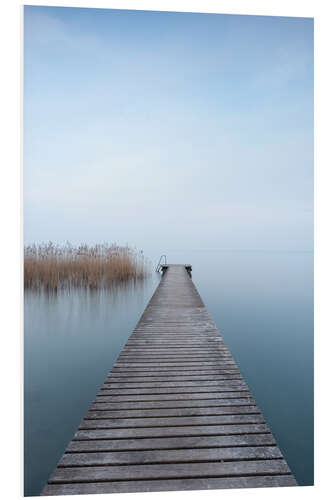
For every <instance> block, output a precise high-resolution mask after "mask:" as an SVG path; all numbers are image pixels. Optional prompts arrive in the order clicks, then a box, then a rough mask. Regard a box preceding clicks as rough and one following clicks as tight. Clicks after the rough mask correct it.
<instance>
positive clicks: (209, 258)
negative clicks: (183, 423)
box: [24, 250, 313, 496]
mask: <svg viewBox="0 0 333 500" xmlns="http://www.w3.org/2000/svg"><path fill="white" fill-rule="evenodd" d="M158 257H159V255H153V257H152V260H153V262H157V260H158ZM167 257H168V262H170V263H189V264H192V266H193V272H192V279H193V281H194V283H195V285H196V286H197V288H198V291H199V293H200V295H201V297H202V299H203V301H204V303H205V304H206V306H207V309H208V311H209V312H210V314H211V316H212V318H213V320H214V321H215V323H216V325H217V327H218V328H219V329H220V330H221V332H222V335H223V337H224V339H225V342H226V343H227V345H228V347H229V348H230V350H231V353H232V355H233V357H234V359H235V361H236V362H237V364H238V367H239V369H240V372H241V374H242V375H243V376H244V378H245V380H246V382H247V383H248V385H249V388H250V391H251V392H252V394H253V396H254V398H255V399H256V402H257V404H258V406H259V407H260V409H261V411H262V413H263V415H264V417H265V419H266V421H267V423H268V425H269V427H270V429H271V431H272V433H273V434H274V436H275V438H276V440H277V442H278V445H279V447H280V449H281V451H282V453H283V454H284V456H285V458H286V460H287V462H288V464H289V466H290V468H291V470H292V472H293V474H294V475H295V477H296V479H297V481H298V483H299V484H300V485H311V484H313V253H312V252H257V251H256V252H245V251H194V250H190V251H187V252H177V251H172V250H169V251H168V252H167ZM159 280H160V276H159V275H158V274H156V273H155V272H154V271H153V272H152V274H151V276H150V277H149V278H147V279H146V280H145V281H144V282H139V283H137V284H136V285H133V284H132V285H127V286H126V285H122V286H118V287H115V288H114V289H113V290H110V291H95V292H89V291H85V290H74V291H70V292H69V291H63V292H61V293H58V294H51V295H47V294H45V293H40V294H39V293H36V292H31V291H26V292H25V297H24V330H25V333H24V340H25V354H24V362H25V365H24V377H25V390H24V397H25V403H24V430H25V456H24V464H25V465H24V468H25V471H24V475H25V488H24V490H25V495H26V496H32V495H39V493H40V491H41V490H42V488H43V486H44V485H45V483H46V481H47V478H48V476H49V474H50V473H51V471H52V470H53V469H54V467H55V466H56V464H57V462H58V460H59V459H60V457H61V455H62V454H63V452H64V450H65V448H66V446H67V444H68V442H69V441H70V440H71V438H72V436H73V434H74V432H75V431H76V429H77V427H78V425H79V423H80V421H81V420H82V417H83V416H84V414H85V413H86V411H87V409H88V407H89V406H90V404H91V402H92V400H93V399H94V398H95V394H96V392H97V390H98V389H99V387H100V385H101V384H102V383H103V382H104V379H105V378H106V375H107V373H108V372H109V370H110V369H111V367H112V364H113V363H114V361H115V360H116V358H117V356H118V354H119V352H120V351H121V349H122V347H123V346H124V344H125V343H126V341H127V338H128V336H129V335H130V334H131V332H132V330H133V328H134V327H135V325H136V323H137V322H138V320H139V318H140V316H141V314H142V312H143V310H144V308H145V306H146V305H147V303H148V301H149V299H150V297H151V295H152V293H153V291H154V290H155V288H156V286H157V285H158V283H159Z"/></svg>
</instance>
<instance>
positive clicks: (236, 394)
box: [95, 389, 250, 402]
mask: <svg viewBox="0 0 333 500" xmlns="http://www.w3.org/2000/svg"><path fill="white" fill-rule="evenodd" d="M106 392H107V391H101V393H98V394H97V395H96V400H95V401H96V402H98V401H114V402H116V401H180V400H187V399H191V400H195V399H202V400H203V399H223V398H227V399H230V398H241V397H245V398H248V397H250V393H249V391H247V390H244V391H243V390H242V391H240V390H237V391H234V390H232V389H230V390H228V391H223V392H191V393H186V392H184V393H181V394H140V395H137V394H126V395H114V394H106Z"/></svg>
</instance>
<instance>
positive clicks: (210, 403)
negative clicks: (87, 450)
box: [90, 396, 255, 410]
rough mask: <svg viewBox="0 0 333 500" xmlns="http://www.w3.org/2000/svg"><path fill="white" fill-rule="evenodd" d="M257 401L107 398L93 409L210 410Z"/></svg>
mask: <svg viewBox="0 0 333 500" xmlns="http://www.w3.org/2000/svg"><path fill="white" fill-rule="evenodd" d="M254 404H255V401H254V399H253V398H252V397H243V398H225V399H194V400H193V399H188V400H184V399H183V400H179V401H177V400H171V401H135V402H134V401H133V402H132V401H114V398H112V397H110V396H107V397H104V398H98V399H96V400H95V401H94V402H93V403H92V405H91V407H90V408H91V409H104V410H110V409H117V410H120V409H123V410H128V409H131V408H134V409H148V408H149V409H154V408H155V409H156V408H210V407H217V406H218V407H226V406H235V405H236V406H239V405H254Z"/></svg>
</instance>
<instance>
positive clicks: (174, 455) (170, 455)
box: [58, 446, 282, 467]
mask: <svg viewBox="0 0 333 500" xmlns="http://www.w3.org/2000/svg"><path fill="white" fill-rule="evenodd" d="M272 458H282V455H281V452H280V450H279V448H278V447H277V446H259V447H252V446H247V447H236V448H231V447H230V448H189V449H186V450H150V451H127V452H125V451H124V452H122V451H117V452H104V453H103V452H95V453H66V454H65V455H63V457H62V459H61V460H60V462H59V464H58V467H78V466H79V467H84V466H87V465H89V466H96V465H126V464H128V465H131V464H132V465H133V464H163V463H175V462H178V463H181V462H188V463H190V462H201V461H202V462H209V461H210V462H216V461H219V460H249V459H252V460H253V459H256V460H262V459H272Z"/></svg>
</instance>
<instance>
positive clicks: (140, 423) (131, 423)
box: [79, 414, 265, 429]
mask: <svg viewBox="0 0 333 500" xmlns="http://www.w3.org/2000/svg"><path fill="white" fill-rule="evenodd" d="M264 422H265V420H264V418H263V417H262V415H261V414H256V415H211V416H204V415H200V416H198V417H152V418H149V417H147V418H118V419H110V418H99V419H92V418H88V419H87V418H86V419H84V420H82V422H81V424H80V426H79V429H118V428H119V429H120V428H124V429H126V428H130V427H133V428H136V429H138V428H139V427H162V426H163V427H174V426H187V425H189V426H192V425H203V426H206V425H223V424H260V423H264Z"/></svg>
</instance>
